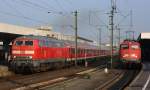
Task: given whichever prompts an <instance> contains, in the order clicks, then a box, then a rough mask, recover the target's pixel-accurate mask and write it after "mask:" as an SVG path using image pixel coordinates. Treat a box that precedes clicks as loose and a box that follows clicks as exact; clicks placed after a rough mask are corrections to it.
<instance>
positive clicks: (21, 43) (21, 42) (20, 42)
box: [15, 41, 23, 46]
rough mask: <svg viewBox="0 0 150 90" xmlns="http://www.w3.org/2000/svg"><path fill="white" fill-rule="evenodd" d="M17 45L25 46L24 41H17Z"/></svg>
mask: <svg viewBox="0 0 150 90" xmlns="http://www.w3.org/2000/svg"><path fill="white" fill-rule="evenodd" d="M15 45H17V46H20V45H23V41H16V43H15Z"/></svg>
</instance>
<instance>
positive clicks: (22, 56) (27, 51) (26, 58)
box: [10, 38, 36, 67]
mask: <svg viewBox="0 0 150 90" xmlns="http://www.w3.org/2000/svg"><path fill="white" fill-rule="evenodd" d="M35 46H36V43H35V41H34V40H32V39H24V38H23V39H16V40H15V41H14V43H13V45H12V52H11V53H12V61H11V62H10V63H11V66H12V67H26V66H32V61H33V58H34V56H35V50H34V49H35Z"/></svg>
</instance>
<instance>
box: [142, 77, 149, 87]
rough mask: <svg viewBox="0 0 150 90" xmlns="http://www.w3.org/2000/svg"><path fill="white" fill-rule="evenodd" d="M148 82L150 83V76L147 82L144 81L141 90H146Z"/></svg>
mask: <svg viewBox="0 0 150 90" xmlns="http://www.w3.org/2000/svg"><path fill="white" fill-rule="evenodd" d="M149 81H150V75H149V77H148V80H147V81H146V83H145V85H144V87H143V88H142V90H146V87H147V85H148V84H149Z"/></svg>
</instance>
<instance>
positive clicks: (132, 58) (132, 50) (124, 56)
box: [120, 42, 141, 62]
mask: <svg viewBox="0 0 150 90" xmlns="http://www.w3.org/2000/svg"><path fill="white" fill-rule="evenodd" d="M120 59H121V61H122V62H140V59H141V49H140V45H139V44H137V43H132V42H129V43H125V44H121V45H120Z"/></svg>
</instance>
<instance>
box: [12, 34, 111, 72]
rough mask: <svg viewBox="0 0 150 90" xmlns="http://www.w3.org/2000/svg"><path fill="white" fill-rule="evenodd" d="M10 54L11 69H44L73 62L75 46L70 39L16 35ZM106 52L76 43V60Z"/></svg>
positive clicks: (105, 52) (107, 52)
mask: <svg viewBox="0 0 150 90" xmlns="http://www.w3.org/2000/svg"><path fill="white" fill-rule="evenodd" d="M11 54H12V55H11V56H12V60H11V62H10V66H11V68H12V70H14V71H20V70H25V69H30V70H31V71H45V70H47V69H50V68H52V67H57V66H64V65H66V64H67V65H68V64H72V63H74V61H75V46H74V42H71V41H64V40H56V39H52V38H49V37H44V36H32V35H28V36H21V37H18V38H16V39H15V40H14V41H13V44H12V52H11ZM108 54H109V51H107V50H101V51H100V50H99V49H98V48H97V47H95V46H93V45H89V44H86V43H78V52H77V57H78V60H82V59H85V57H86V58H94V57H99V56H100V55H101V56H102V55H108Z"/></svg>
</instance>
